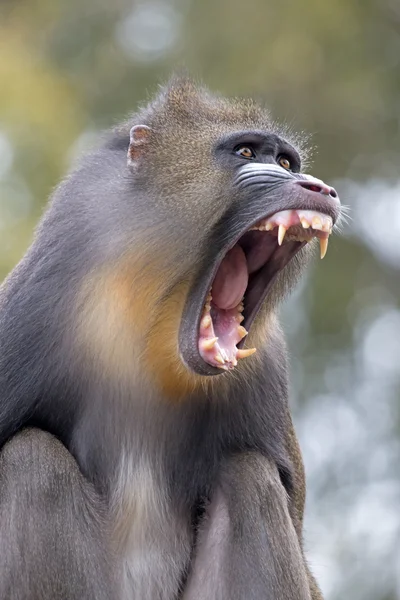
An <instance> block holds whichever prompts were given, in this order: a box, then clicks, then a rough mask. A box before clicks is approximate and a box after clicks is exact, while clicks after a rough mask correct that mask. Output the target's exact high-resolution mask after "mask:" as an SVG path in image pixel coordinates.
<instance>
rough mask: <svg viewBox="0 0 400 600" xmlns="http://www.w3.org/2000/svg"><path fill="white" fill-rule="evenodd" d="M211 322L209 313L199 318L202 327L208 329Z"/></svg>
mask: <svg viewBox="0 0 400 600" xmlns="http://www.w3.org/2000/svg"><path fill="white" fill-rule="evenodd" d="M211 323H212V319H211V317H210V315H205V316H204V317H203V318H202V320H201V325H202V326H203V327H204V329H208V328H209V327H210V325H211Z"/></svg>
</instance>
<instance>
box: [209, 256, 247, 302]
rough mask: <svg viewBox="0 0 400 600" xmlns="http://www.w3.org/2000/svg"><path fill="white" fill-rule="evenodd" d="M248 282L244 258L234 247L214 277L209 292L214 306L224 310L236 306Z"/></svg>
mask: <svg viewBox="0 0 400 600" xmlns="http://www.w3.org/2000/svg"><path fill="white" fill-rule="evenodd" d="M248 280H249V274H248V271H247V261H246V256H245V254H244V252H243V250H242V249H241V247H240V246H238V245H236V246H234V247H233V248H232V249H231V250H229V252H228V253H227V255H226V256H225V258H224V260H223V261H222V263H221V265H220V267H219V269H218V271H217V275H216V276H215V279H214V283H213V286H212V290H211V294H212V299H213V302H214V304H215V305H216V306H218V308H223V309H225V310H228V309H230V308H234V307H235V306H237V305H238V304H239V302H240V301H241V299H242V298H243V296H244V293H245V291H246V287H247V283H248Z"/></svg>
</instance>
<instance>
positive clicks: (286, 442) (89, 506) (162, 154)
mask: <svg viewBox="0 0 400 600" xmlns="http://www.w3.org/2000/svg"><path fill="white" fill-rule="evenodd" d="M305 156H306V151H305V149H304V147H303V144H302V142H301V139H300V138H298V137H296V136H294V135H293V134H291V133H290V132H289V131H288V130H286V129H284V128H280V127H278V126H277V125H276V124H275V123H274V122H273V121H272V120H271V118H270V116H269V114H268V112H266V111H265V110H264V109H263V108H261V107H259V106H258V105H257V104H255V103H254V102H252V101H242V100H240V101H238V100H234V101H232V100H226V99H224V98H220V97H217V96H214V95H212V94H211V93H209V92H208V91H207V90H205V89H203V88H201V87H198V86H196V85H195V84H194V83H193V82H192V81H191V80H189V79H187V78H180V77H176V78H174V79H173V80H172V81H171V82H170V84H169V85H167V86H166V87H165V88H164V89H162V90H161V92H160V94H159V95H158V97H156V98H155V100H154V101H153V102H152V103H151V104H149V105H148V106H147V107H146V108H144V109H142V110H140V111H139V112H138V113H136V114H134V115H133V116H132V117H131V118H130V119H129V120H128V121H127V122H126V123H123V124H122V125H121V126H119V127H117V128H116V129H114V130H113V131H111V132H110V133H108V134H106V136H105V138H104V140H103V143H102V145H101V146H100V148H99V149H98V150H95V151H94V152H92V153H91V154H89V155H88V156H86V157H85V158H84V159H83V160H82V161H81V163H80V165H79V166H78V168H77V169H75V170H74V171H73V172H72V173H71V174H70V175H68V177H67V178H66V179H65V180H64V181H63V183H61V185H60V186H59V187H58V189H57V190H56V192H55V194H54V196H53V198H52V200H51V203H50V206H49V208H48V209H47V211H46V213H45V215H44V217H43V219H42V221H41V223H40V225H39V227H38V229H37V232H36V236H35V239H34V242H33V244H32V246H31V247H30V249H29V250H28V252H27V253H26V255H25V256H24V258H23V259H22V260H21V262H20V263H19V264H18V266H17V267H16V268H15V269H14V270H13V271H12V273H11V274H10V275H9V276H8V278H7V279H6V281H5V282H4V284H3V286H2V287H1V290H0V445H1V448H2V449H1V452H0V598H1V599H7V600H321V598H322V596H321V592H320V591H319V588H318V586H317V584H316V582H315V580H314V578H313V576H312V575H311V573H310V571H309V568H308V565H307V562H306V559H305V557H304V552H303V547H302V520H303V511H304V499H305V483H304V471H303V464H302V459H301V454H300V450H299V447H298V443H297V439H296V436H295V433H294V430H293V425H292V421H291V416H290V412H289V407H288V391H287V388H288V382H287V365H286V350H285V344H284V340H283V337H282V332H281V329H280V326H279V322H278V319H277V309H278V306H279V304H280V302H281V300H282V299H283V298H284V297H285V295H286V294H287V293H288V291H290V289H292V288H293V286H294V284H295V283H296V282H297V280H298V278H299V276H300V275H301V273H302V271H303V269H304V268H305V266H306V264H307V262H308V259H309V257H310V255H312V254H314V253H315V252H316V249H317V247H318V245H319V246H320V252H321V256H324V255H325V253H326V250H327V245H328V237H329V234H330V233H331V231H332V228H333V227H334V226H335V224H336V223H337V220H338V218H339V214H340V202H339V199H338V196H337V193H336V192H335V190H334V189H333V188H332V187H330V186H329V185H326V184H325V183H323V182H322V181H320V180H319V179H315V178H314V177H311V176H309V175H304V174H302V173H301V169H302V160H304V157H305Z"/></svg>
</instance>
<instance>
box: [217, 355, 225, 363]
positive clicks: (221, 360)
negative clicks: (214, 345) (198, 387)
mask: <svg viewBox="0 0 400 600" xmlns="http://www.w3.org/2000/svg"><path fill="white" fill-rule="evenodd" d="M214 358H215V360H216V361H217V363H219V364H220V365H224V364H225V361H224V359H223V358H222V356H221V355H220V354H216V355H215V356H214Z"/></svg>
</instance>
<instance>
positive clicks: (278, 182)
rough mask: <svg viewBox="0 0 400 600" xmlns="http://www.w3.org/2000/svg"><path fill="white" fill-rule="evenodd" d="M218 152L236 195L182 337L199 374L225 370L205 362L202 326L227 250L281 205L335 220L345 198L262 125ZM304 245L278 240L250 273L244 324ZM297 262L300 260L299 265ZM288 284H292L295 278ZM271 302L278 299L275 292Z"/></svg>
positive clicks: (190, 303)
mask: <svg viewBox="0 0 400 600" xmlns="http://www.w3.org/2000/svg"><path fill="white" fill-rule="evenodd" d="M241 147H245V148H246V149H247V150H249V149H250V150H251V151H252V156H251V158H250V159H249V158H243V157H242V156H241V155H238V149H239V148H241ZM215 158H216V161H217V163H218V164H219V165H222V166H223V168H225V169H227V170H228V171H230V172H231V174H232V181H231V185H232V191H231V195H232V199H233V200H232V204H231V205H230V206H229V208H228V210H227V211H226V212H225V213H224V214H223V215H222V217H221V219H220V221H219V223H218V224H217V225H216V227H215V230H214V231H213V234H212V236H211V237H210V240H209V252H208V253H207V254H206V255H205V256H204V259H203V262H202V265H201V267H200V269H199V272H198V274H197V277H196V281H195V284H194V285H193V287H192V289H191V292H190V294H189V296H188V299H187V303H186V307H185V311H184V315H183V318H182V325H181V329H180V337H179V340H180V344H179V345H180V353H181V357H182V360H183V361H184V363H185V364H186V365H187V367H188V368H190V369H191V370H193V371H194V372H196V373H198V374H200V375H218V374H221V372H223V371H221V369H218V368H216V367H213V366H212V365H210V364H208V363H206V362H205V361H204V360H203V359H202V357H201V356H200V354H199V350H198V344H199V341H198V338H199V333H198V332H199V326H200V319H201V313H202V307H203V306H204V303H205V301H206V296H207V294H208V292H209V290H210V288H211V286H212V282H213V280H214V277H215V274H216V272H217V270H218V267H219V265H220V264H221V261H222V260H223V258H224V256H225V255H226V253H227V252H228V250H229V249H230V248H232V247H233V246H234V245H235V244H236V243H237V242H238V240H239V239H240V238H241V237H242V236H243V235H244V234H245V233H246V232H248V231H249V230H250V229H251V228H252V227H253V226H254V225H255V224H256V223H258V222H259V221H260V220H262V219H266V218H268V217H270V216H272V215H274V214H275V213H277V212H279V211H282V210H296V209H301V210H312V211H317V212H319V213H322V214H325V215H328V216H329V217H330V218H331V219H332V223H333V224H335V223H336V222H337V219H338V218H339V215H340V201H339V198H338V196H337V193H336V191H335V190H334V189H333V188H332V187H330V186H328V185H326V184H325V183H324V182H322V181H321V180H319V179H316V178H314V177H312V176H310V175H305V174H302V173H300V168H301V162H300V157H299V155H298V153H297V152H296V150H295V149H294V148H293V147H292V146H291V145H290V144H289V143H288V142H286V141H285V140H283V139H281V138H280V137H279V136H278V135H276V134H268V133H262V132H259V131H253V132H251V131H245V132H239V133H233V134H231V135H229V136H227V137H225V138H224V139H223V140H221V141H220V142H219V143H218V144H217V145H216V148H215ZM281 158H285V159H287V160H289V164H290V167H291V168H290V170H288V169H285V168H283V167H282V166H280V164H279V160H280V159H281ZM304 246H305V243H304V242H288V243H286V244H284V245H283V246H278V247H277V249H276V251H275V252H274V254H273V256H272V257H271V259H270V260H268V261H267V263H266V264H265V265H264V267H263V268H262V269H261V270H260V271H259V272H258V273H257V274H255V276H253V277H251V279H250V281H249V284H248V287H247V289H246V292H245V296H244V311H243V315H244V317H245V320H244V322H243V326H244V327H245V329H246V330H247V331H249V329H250V326H251V324H252V322H253V320H254V318H255V316H256V315H257V313H258V311H259V310H260V307H261V306H262V304H263V303H264V301H265V302H267V303H268V301H269V298H268V295H269V292H270V290H271V288H272V286H273V284H275V280H276V279H277V277H278V276H279V274H280V273H281V271H282V270H283V269H284V268H285V267H286V265H287V264H288V263H289V261H290V260H291V259H292V258H293V257H294V256H295V255H296V254H297V253H298V252H299V251H301V250H302V249H303V248H304ZM307 250H308V249H306V250H305V252H307ZM305 252H303V255H304V260H303V262H304V263H305V262H306V256H305ZM298 264H299V261H298V262H297V266H298ZM300 264H301V263H300ZM283 275H285V273H283ZM288 278H289V279H290V278H292V279H293V280H295V279H297V274H295V273H293V272H291V271H289V272H288ZM281 279H282V278H281ZM283 286H284V284H283V283H281V286H279V285H278V289H277V292H278V293H279V294H280V296H281V297H282V296H283V295H284V290H283V289H282V287H283ZM286 286H288V287H290V281H288V282H287V283H286ZM271 302H272V303H275V302H276V301H275V299H274V298H273V299H272V300H271ZM243 343H244V341H242V342H239V344H238V347H239V348H240V347H241V345H243Z"/></svg>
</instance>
